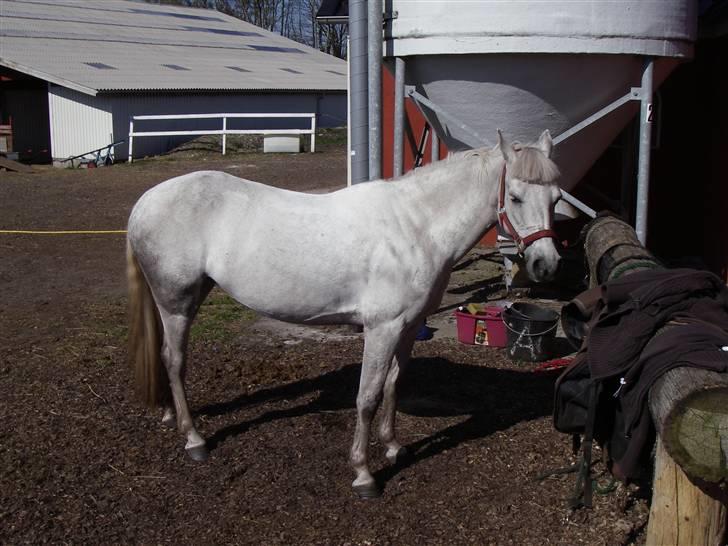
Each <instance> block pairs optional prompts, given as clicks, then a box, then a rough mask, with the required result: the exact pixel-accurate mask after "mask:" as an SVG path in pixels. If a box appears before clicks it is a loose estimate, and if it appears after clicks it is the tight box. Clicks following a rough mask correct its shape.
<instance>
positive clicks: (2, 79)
mask: <svg viewBox="0 0 728 546" xmlns="http://www.w3.org/2000/svg"><path fill="white" fill-rule="evenodd" d="M346 88H347V78H346V63H345V62H344V61H342V60H340V59H337V58H335V57H332V56H330V55H327V54H325V53H322V52H320V51H318V50H316V49H313V48H310V47H307V46H305V45H302V44H299V43H297V42H294V41H292V40H289V39H286V38H283V37H282V36H280V35H278V34H275V33H271V32H268V31H266V30H263V29H261V28H259V27H256V26H254V25H251V24H248V23H246V22H244V21H241V20H238V19H236V18H234V17H231V16H228V15H225V14H223V13H219V12H216V11H211V10H204V9H195V8H182V7H176V6H168V5H155V4H147V3H142V2H135V1H129V0H53V2H49V1H48V0H3V1H2V3H1V4H0V125H12V143H10V142H9V140H8V139H5V140H3V142H2V143H0V144H3V145H5V146H6V147H7V146H8V145H9V144H10V145H12V148H13V150H14V151H16V152H18V153H19V155H20V159H21V160H24V161H28V162H36V163H38V162H50V161H51V160H61V159H64V158H68V157H71V156H76V155H80V154H84V153H86V152H88V151H90V150H94V149H97V148H100V147H102V146H107V145H109V144H111V143H114V142H121V141H124V142H123V143H122V144H119V145H117V146H116V147H115V150H114V153H115V155H116V157H125V156H126V153H127V143H126V141H127V139H128V133H129V119H130V116H134V115H150V114H154V115H160V114H167V115H172V114H207V113H294V112H295V113H315V114H316V115H317V119H316V121H317V126H318V127H336V126H343V125H345V124H346ZM237 122H238V123H239V124H240V125H239V126H238V128H240V129H246V128H247V129H253V128H261V127H262V126H263V125H262V124H265V128H276V127H279V128H280V127H284V126H285V128H293V126H292V124H294V123H296V120H280V119H279V120H257V121H255V122H253V121H251V120H237ZM246 122H247V123H248V125H244V123H246ZM302 122H303V120H299V121H298V123H299V124H300V123H302ZM145 123H147V125H145V126H144V129H143V130H145V131H147V130H173V129H174V130H199V129H210V128H212V129H219V128H220V127H219V124H220V121H219V120H192V121H190V120H187V121H172V122H169V121H167V122H145ZM151 123H158V124H161V123H164V126H163V127H162V126H161V125H160V126H157V127H155V126H153V125H151ZM251 123H257V124H258V125H257V126H255V125H251ZM276 124H277V125H276ZM228 128H234V127H230V122H228ZM300 128H305V126H302V127H300ZM181 138H183V137H179V136H177V137H170V136H163V137H150V138H143V139H138V140H136V139H135V141H134V155H135V156H136V157H138V156H144V155H153V154H157V153H161V152H164V151H167V150H169V149H170V148H171V147H173V146H175V145H177V144H178V143H179V142H180V139H181Z"/></svg>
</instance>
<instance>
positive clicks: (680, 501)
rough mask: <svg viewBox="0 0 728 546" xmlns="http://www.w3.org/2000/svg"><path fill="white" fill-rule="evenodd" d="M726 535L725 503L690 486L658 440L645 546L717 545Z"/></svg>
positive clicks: (691, 484)
mask: <svg viewBox="0 0 728 546" xmlns="http://www.w3.org/2000/svg"><path fill="white" fill-rule="evenodd" d="M725 532H726V507H725V504H724V503H722V502H720V501H719V500H715V499H713V498H712V497H710V496H708V495H706V494H705V493H704V492H703V491H702V490H700V489H699V488H698V487H696V486H695V485H693V483H692V482H691V481H690V480H689V479H688V477H687V476H686V475H685V473H684V472H683V471H682V470H681V469H680V467H679V466H678V465H677V464H675V461H673V459H672V458H671V457H670V455H669V454H668V453H667V451H666V450H665V448H664V446H663V443H662V441H661V440H660V439H658V440H657V453H656V454H655V481H654V484H653V493H652V505H651V507H650V518H649V522H648V524H647V536H646V539H645V543H646V544H647V546H668V545H674V546H681V545H686V546H688V545H689V546H719V545H722V544H725V542H724V539H725Z"/></svg>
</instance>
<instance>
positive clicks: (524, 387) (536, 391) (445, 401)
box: [197, 349, 556, 484]
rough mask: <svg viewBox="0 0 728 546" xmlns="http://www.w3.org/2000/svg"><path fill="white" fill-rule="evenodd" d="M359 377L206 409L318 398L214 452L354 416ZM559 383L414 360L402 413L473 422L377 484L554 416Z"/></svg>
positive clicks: (233, 430)
mask: <svg viewBox="0 0 728 546" xmlns="http://www.w3.org/2000/svg"><path fill="white" fill-rule="evenodd" d="M487 350H488V349H484V351H487ZM491 350H494V349H491ZM486 358H487V356H486V355H485V354H484V359H486ZM360 371H361V365H360V364H350V365H347V366H344V367H342V368H340V369H337V370H334V371H331V372H328V373H324V374H322V375H320V376H318V377H315V378H310V379H304V380H300V381H295V382H292V383H288V384H285V385H280V386H276V387H271V388H267V389H262V390H260V391H257V392H255V393H252V394H249V395H248V394H246V395H241V396H238V397H236V398H234V399H231V400H228V401H225V402H221V403H215V404H209V405H206V406H204V407H202V408H200V409H199V411H198V412H197V413H199V414H202V415H206V416H217V415H224V414H229V413H233V412H236V411H239V410H242V409H246V408H251V407H254V406H257V405H261V404H269V403H275V402H276V401H279V400H289V401H290V400H293V399H296V398H297V397H302V396H307V395H308V396H310V395H311V394H312V393H318V395H317V396H316V397H315V398H313V399H311V400H310V401H308V402H306V403H303V404H301V405H298V406H295V407H288V408H285V409H276V410H270V411H267V412H265V413H263V414H262V415H260V416H258V417H256V418H254V419H249V420H245V421H243V422H239V423H235V424H233V425H229V426H226V427H224V428H222V429H220V430H218V431H217V432H215V433H214V434H213V435H212V436H211V437H210V438H209V439H208V447H210V448H211V449H214V448H215V447H216V446H218V445H219V444H220V443H222V442H223V441H225V440H226V439H228V438H230V437H234V436H237V435H239V434H242V433H244V432H246V431H247V430H249V429H251V428H253V427H256V426H259V425H262V424H265V423H269V422H273V421H276V420H278V419H290V418H295V417H301V416H304V415H308V414H316V413H330V412H335V411H342V410H351V409H353V408H354V407H355V400H356V393H357V390H358V384H359V373H360ZM555 379H556V374H554V373H553V372H549V373H533V372H532V371H530V370H525V369H524V370H517V369H516V370H514V369H495V368H488V367H485V366H474V365H468V364H460V363H457V362H452V361H450V360H448V359H447V358H443V357H428V358H414V359H412V361H411V362H410V364H409V366H408V368H407V372H406V373H405V374H403V375H402V376H401V378H400V382H399V385H398V393H399V395H398V410H399V411H400V412H403V413H405V414H409V415H414V416H419V417H454V416H463V415H467V416H468V418H467V419H465V420H462V421H460V422H458V423H456V424H453V425H450V426H446V427H445V428H442V429H441V430H438V431H436V432H435V433H433V434H431V435H429V436H427V437H424V438H421V439H418V440H416V441H414V442H411V443H410V444H408V445H407V446H406V447H407V450H408V453H409V455H410V456H409V457H407V458H406V459H405V460H404V461H401V462H398V464H396V465H393V466H387V467H384V468H382V469H380V470H379V471H377V472H376V473H375V478H376V479H377V481H378V482H379V483H382V484H384V483H387V482H388V481H389V480H391V479H392V478H393V477H394V476H396V475H397V474H398V473H399V472H400V471H402V470H403V469H405V468H407V467H410V466H412V465H414V464H416V463H417V462H419V461H423V460H425V459H427V458H429V457H433V456H435V455H438V454H440V453H442V452H443V451H445V450H448V449H451V448H454V447H456V446H458V445H460V444H462V443H465V442H468V441H472V440H476V439H480V438H484V437H487V436H489V435H491V434H493V433H495V432H497V431H501V430H505V429H508V428H510V427H512V426H513V425H515V424H517V423H519V422H522V421H528V420H533V419H537V418H539V417H543V416H546V415H550V414H551V411H552V400H553V387H554V381H555ZM352 417H353V416H352Z"/></svg>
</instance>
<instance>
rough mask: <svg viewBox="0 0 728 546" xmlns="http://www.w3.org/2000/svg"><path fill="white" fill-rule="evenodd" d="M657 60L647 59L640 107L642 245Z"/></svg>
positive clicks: (639, 214) (638, 216)
mask: <svg viewBox="0 0 728 546" xmlns="http://www.w3.org/2000/svg"><path fill="white" fill-rule="evenodd" d="M654 66H655V61H654V59H653V58H652V57H647V58H646V59H645V67H644V70H643V72H642V90H641V97H642V99H641V101H640V102H641V108H640V148H639V159H638V161H639V163H638V167H637V210H636V211H635V232H636V233H637V238H638V239H639V241H640V243H642V245H644V246H646V245H645V242H646V241H647V209H648V204H649V194H650V149H651V147H652V78H653V73H654Z"/></svg>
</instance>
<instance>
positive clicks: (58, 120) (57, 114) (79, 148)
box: [48, 85, 114, 159]
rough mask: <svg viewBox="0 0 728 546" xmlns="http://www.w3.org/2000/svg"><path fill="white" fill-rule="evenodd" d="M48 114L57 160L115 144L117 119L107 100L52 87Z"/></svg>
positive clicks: (50, 88) (59, 87)
mask: <svg viewBox="0 0 728 546" xmlns="http://www.w3.org/2000/svg"><path fill="white" fill-rule="evenodd" d="M48 110H49V117H50V128H51V155H52V157H53V159H65V158H68V157H73V156H77V155H81V154H85V153H86V152H89V151H91V150H95V149H97V148H101V147H102V146H106V145H108V144H111V143H112V142H113V140H112V138H113V133H114V127H113V119H112V115H111V110H110V108H109V106H108V100H107V99H106V98H104V97H92V96H90V95H86V94H84V93H79V92H78V91H74V90H72V89H68V88H67V87H61V86H58V85H50V86H49V88H48Z"/></svg>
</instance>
